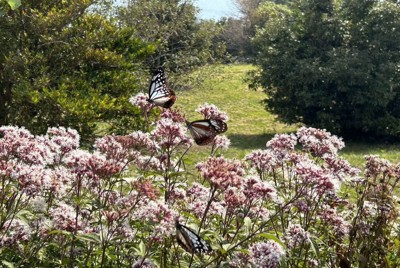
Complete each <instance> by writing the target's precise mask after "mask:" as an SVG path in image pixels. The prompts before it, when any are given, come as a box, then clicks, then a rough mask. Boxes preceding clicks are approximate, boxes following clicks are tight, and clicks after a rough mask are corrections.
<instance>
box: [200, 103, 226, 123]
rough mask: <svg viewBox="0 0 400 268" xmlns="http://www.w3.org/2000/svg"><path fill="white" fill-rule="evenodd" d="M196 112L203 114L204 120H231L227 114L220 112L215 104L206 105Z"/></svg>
mask: <svg viewBox="0 0 400 268" xmlns="http://www.w3.org/2000/svg"><path fill="white" fill-rule="evenodd" d="M196 112H198V113H200V114H202V115H203V116H204V119H219V120H222V121H224V122H226V121H228V119H229V118H228V115H227V114H226V113H225V112H222V111H220V110H219V109H218V107H217V106H215V105H214V104H208V103H204V104H203V105H200V106H199V107H198V108H197V109H196Z"/></svg>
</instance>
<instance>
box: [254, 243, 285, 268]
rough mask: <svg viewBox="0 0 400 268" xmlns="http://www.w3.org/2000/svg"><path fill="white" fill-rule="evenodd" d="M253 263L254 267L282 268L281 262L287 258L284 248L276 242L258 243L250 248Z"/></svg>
mask: <svg viewBox="0 0 400 268" xmlns="http://www.w3.org/2000/svg"><path fill="white" fill-rule="evenodd" d="M250 251H251V259H250V260H251V262H252V263H253V264H254V267H268V268H277V267H280V262H281V261H282V259H283V257H284V256H285V251H284V250H283V248H282V246H281V245H279V244H278V243H276V242H275V241H267V242H257V243H254V244H253V245H252V246H251V247H250Z"/></svg>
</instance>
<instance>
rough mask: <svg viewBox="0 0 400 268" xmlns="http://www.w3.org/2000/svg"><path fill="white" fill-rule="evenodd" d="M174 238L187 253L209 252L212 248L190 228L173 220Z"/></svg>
mask: <svg viewBox="0 0 400 268" xmlns="http://www.w3.org/2000/svg"><path fill="white" fill-rule="evenodd" d="M175 227H176V240H177V241H178V244H179V245H180V246H181V247H182V248H183V249H184V250H186V251H187V252H189V253H192V254H193V253H210V252H211V251H212V248H211V247H210V246H209V245H208V244H207V242H206V241H204V240H203V239H202V238H201V237H200V236H198V235H197V234H196V233H195V232H194V231H193V230H192V229H190V228H189V227H187V226H185V225H182V224H180V223H179V221H176V222H175Z"/></svg>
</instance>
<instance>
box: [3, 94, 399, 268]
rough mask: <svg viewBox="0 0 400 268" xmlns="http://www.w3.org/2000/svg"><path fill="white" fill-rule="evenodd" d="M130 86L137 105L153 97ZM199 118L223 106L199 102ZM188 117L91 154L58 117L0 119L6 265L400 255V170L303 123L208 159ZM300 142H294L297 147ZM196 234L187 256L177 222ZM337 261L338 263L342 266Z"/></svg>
mask: <svg viewBox="0 0 400 268" xmlns="http://www.w3.org/2000/svg"><path fill="white" fill-rule="evenodd" d="M142 99H143V98H142V96H141V95H138V96H136V97H134V98H132V100H131V101H132V103H134V104H136V105H139V106H140V107H141V109H142V111H143V113H144V114H146V113H147V112H148V111H149V109H150V108H152V107H151V106H149V104H148V103H147V102H143V101H141V100H142ZM198 111H199V112H200V113H201V114H202V115H203V116H210V115H212V116H216V117H221V116H224V118H226V115H225V114H224V113H222V112H221V111H219V110H218V109H217V108H216V107H215V106H212V105H204V106H202V107H201V108H200V109H198ZM184 124H185V118H184V116H183V115H182V114H180V113H179V112H178V111H176V110H165V111H164V112H163V113H162V114H161V117H160V118H158V119H157V120H155V121H151V118H150V117H148V126H149V131H148V132H141V131H137V132H133V133H131V134H129V135H125V136H116V135H108V136H104V137H102V138H99V139H97V140H96V142H95V144H94V148H95V149H94V150H93V151H91V152H90V151H87V150H82V149H80V148H79V135H78V133H77V132H76V131H75V130H72V129H66V128H63V127H58V128H50V129H49V130H48V132H47V134H46V135H43V136H34V135H32V134H31V133H30V132H29V131H27V130H26V129H24V128H18V127H11V126H3V127H1V128H0V135H1V136H0V137H1V138H0V180H1V189H0V245H1V247H0V256H1V257H0V259H1V260H2V263H3V264H4V265H8V266H11V265H14V266H31V267H33V266H35V267H54V266H58V267H59V266H61V267H65V266H69V267H71V266H81V267H85V266H88V265H89V264H90V266H92V267H98V266H102V267H332V266H337V265H344V264H353V265H354V267H382V265H384V264H387V265H388V266H392V267H394V266H397V265H399V256H397V252H398V250H399V247H398V233H397V232H398V230H396V227H395V226H396V225H395V224H397V223H398V219H397V218H398V217H397V215H398V204H397V202H396V199H395V194H396V193H395V192H394V189H395V187H396V186H397V184H398V181H399V179H400V166H399V165H397V166H395V165H392V164H391V163H389V162H387V161H385V160H383V159H380V158H379V157H376V156H369V157H367V162H366V168H365V171H364V173H360V170H358V169H355V168H353V167H351V166H350V165H349V163H348V162H347V161H346V160H344V159H342V158H340V157H339V156H338V151H339V150H340V149H342V148H343V147H344V143H343V141H342V140H341V139H339V138H337V137H336V136H332V135H331V134H330V133H328V132H326V131H324V130H319V129H314V128H301V129H299V130H298V132H297V133H296V134H290V135H287V134H282V135H277V136H275V137H274V138H273V139H271V140H270V141H268V143H267V148H266V149H261V150H255V151H253V152H251V153H249V154H248V155H247V156H246V157H245V159H243V160H237V159H227V158H225V157H224V156H223V155H221V152H222V151H221V150H225V149H227V148H228V146H229V140H228V139H227V138H226V137H224V136H221V137H218V138H216V139H215V140H214V143H213V145H212V148H213V150H212V152H211V155H210V156H209V157H208V158H207V159H204V161H203V162H201V163H198V164H197V165H196V169H197V170H198V175H197V176H195V177H192V176H190V173H188V172H187V170H185V155H186V152H187V150H196V148H197V147H196V146H193V144H192V140H191V138H190V137H189V136H188V135H187V129H186V127H185V125H184ZM296 148H298V149H296ZM176 220H179V221H180V222H181V224H185V225H187V226H190V227H192V228H193V229H194V230H195V232H197V231H198V232H199V234H200V236H201V237H202V238H203V239H204V243H209V244H210V245H211V247H212V249H213V252H212V253H210V254H195V255H193V254H190V253H188V252H185V251H184V250H183V249H182V248H181V247H180V246H179V245H178V244H177V242H176V239H175V232H176V231H175V221H176ZM342 267H345V266H342Z"/></svg>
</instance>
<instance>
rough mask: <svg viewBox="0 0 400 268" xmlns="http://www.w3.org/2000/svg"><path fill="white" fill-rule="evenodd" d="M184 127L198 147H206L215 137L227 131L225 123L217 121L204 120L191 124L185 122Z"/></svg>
mask: <svg viewBox="0 0 400 268" xmlns="http://www.w3.org/2000/svg"><path fill="white" fill-rule="evenodd" d="M186 125H187V127H188V129H189V131H190V134H192V137H193V139H194V141H195V142H196V144H198V145H207V144H209V143H211V142H212V141H213V140H214V138H215V136H217V135H218V134H220V133H223V132H225V131H227V130H228V126H227V125H226V123H225V122H224V121H222V120H219V119H204V120H197V121H193V122H191V123H190V122H188V121H186Z"/></svg>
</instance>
